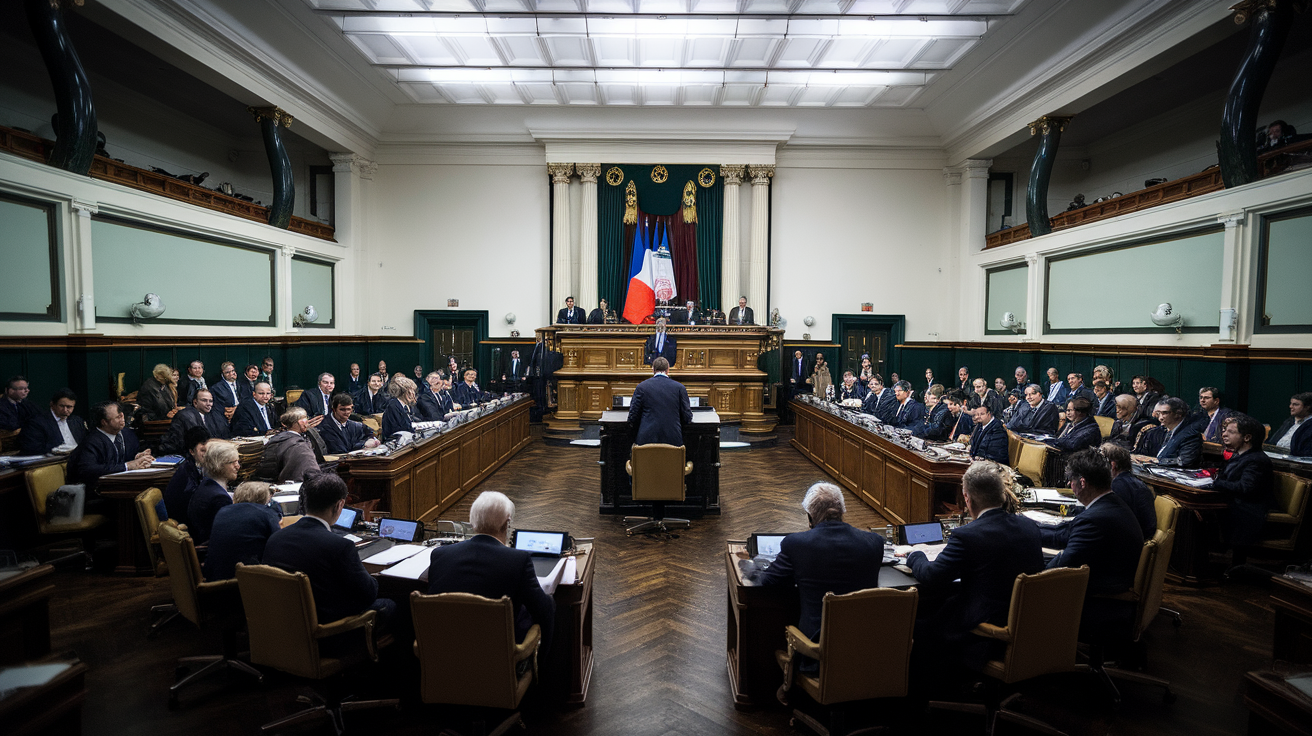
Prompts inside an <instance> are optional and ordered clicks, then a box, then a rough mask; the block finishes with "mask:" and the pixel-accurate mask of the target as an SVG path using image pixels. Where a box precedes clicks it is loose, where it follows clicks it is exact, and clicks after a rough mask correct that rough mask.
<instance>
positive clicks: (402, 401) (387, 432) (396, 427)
mask: <svg viewBox="0 0 1312 736" xmlns="http://www.w3.org/2000/svg"><path fill="white" fill-rule="evenodd" d="M387 392H388V393H389V394H391V395H392V400H391V401H389V402H387V408H386V409H383V422H382V424H383V426H382V428H381V434H382V436H383V438H384V441H388V440H391V439H392V438H393V437H395V435H396V434H397V433H398V432H414V431H415V427H414V417H415V413H416V411H417V409H416V405H417V404H418V403H419V398H418V395H419V387H418V386H416V385H415V382H414V381H411V380H410V379H409V378H406V377H405V376H397V377H396V378H394V379H392V381H391V382H390V383H388V384H387Z"/></svg>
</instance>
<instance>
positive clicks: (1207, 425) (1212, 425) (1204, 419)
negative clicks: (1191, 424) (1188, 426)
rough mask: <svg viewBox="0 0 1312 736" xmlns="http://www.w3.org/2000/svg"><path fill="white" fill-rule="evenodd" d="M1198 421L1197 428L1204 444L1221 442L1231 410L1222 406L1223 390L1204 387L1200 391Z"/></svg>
mask: <svg viewBox="0 0 1312 736" xmlns="http://www.w3.org/2000/svg"><path fill="white" fill-rule="evenodd" d="M1198 408H1199V410H1200V411H1199V412H1198V421H1197V423H1196V426H1195V428H1196V429H1197V430H1198V431H1199V432H1201V433H1202V435H1203V442H1220V441H1221V428H1222V427H1224V426H1225V418H1226V417H1228V416H1230V410H1229V409H1227V408H1225V407H1224V406H1221V389H1219V388H1217V387H1215V386H1204V387H1202V388H1200V389H1198Z"/></svg>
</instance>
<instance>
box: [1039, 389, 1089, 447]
mask: <svg viewBox="0 0 1312 736" xmlns="http://www.w3.org/2000/svg"><path fill="white" fill-rule="evenodd" d="M1101 443H1102V430H1100V429H1099V428H1098V422H1096V421H1094V419H1093V417H1091V416H1089V400H1088V399H1086V398H1084V397H1083V396H1079V397H1072V398H1071V399H1070V400H1068V401H1067V402H1066V426H1065V427H1062V430H1061V434H1059V435H1057V439H1055V440H1047V441H1046V444H1047V445H1048V446H1049V447H1054V448H1056V449H1058V450H1061V451H1062V452H1065V453H1072V452H1079V451H1080V450H1087V449H1089V448H1091V447H1097V446H1098V445H1099V444H1101Z"/></svg>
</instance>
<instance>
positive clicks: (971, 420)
mask: <svg viewBox="0 0 1312 736" xmlns="http://www.w3.org/2000/svg"><path fill="white" fill-rule="evenodd" d="M967 401H968V400H967V399H966V394H965V393H964V392H963V391H961V389H956V388H954V389H952V390H951V391H949V392H947V393H946V394H943V403H945V404H947V405H948V414H949V415H951V419H950V420H948V421H949V424H950V425H951V427H952V429H950V430H949V431H948V442H961V443H963V444H964V443H966V442H969V441H970V435H971V433H973V432H974V431H975V415H974V414H973V413H972V412H971V411H970V409H968V408H967V407H966V403H967ZM963 437H964V439H963Z"/></svg>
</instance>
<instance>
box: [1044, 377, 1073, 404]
mask: <svg viewBox="0 0 1312 736" xmlns="http://www.w3.org/2000/svg"><path fill="white" fill-rule="evenodd" d="M1070 393H1071V387H1070V386H1067V385H1066V382H1065V381H1063V380H1061V374H1060V373H1058V372H1057V369H1056V368H1049V369H1048V382H1047V383H1045V384H1044V385H1043V398H1045V399H1047V400H1048V403H1049V404H1052V405H1053V406H1066V397H1067V396H1069V395H1070Z"/></svg>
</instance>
